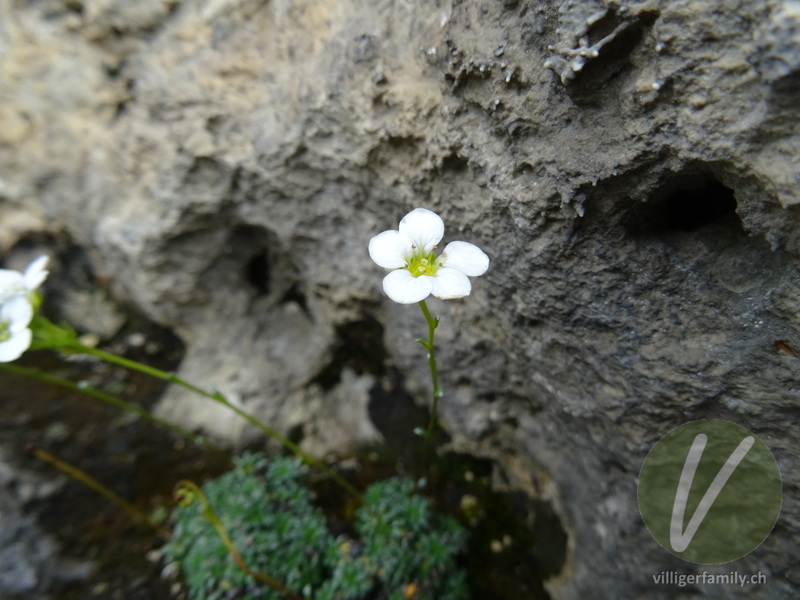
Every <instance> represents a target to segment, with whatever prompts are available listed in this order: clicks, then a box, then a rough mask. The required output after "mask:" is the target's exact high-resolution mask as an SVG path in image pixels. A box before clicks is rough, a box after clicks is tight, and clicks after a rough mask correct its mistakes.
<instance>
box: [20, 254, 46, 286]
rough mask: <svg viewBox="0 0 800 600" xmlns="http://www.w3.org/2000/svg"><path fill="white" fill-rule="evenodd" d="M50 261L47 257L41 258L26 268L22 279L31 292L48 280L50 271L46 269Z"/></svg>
mask: <svg viewBox="0 0 800 600" xmlns="http://www.w3.org/2000/svg"><path fill="white" fill-rule="evenodd" d="M48 260H50V258H49V257H47V256H40V257H39V258H37V259H36V260H34V261H33V262H31V264H29V265H28V266H27V267H26V268H25V272H24V273H23V274H22V278H23V280H24V282H25V287H26V288H28V289H29V290H35V289H36V288H38V287H39V286H40V285H42V282H43V281H44V280H45V279H46V278H47V274H48V273H49V271H47V269H45V267H46V266H47V261H48Z"/></svg>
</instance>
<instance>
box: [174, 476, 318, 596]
mask: <svg viewBox="0 0 800 600" xmlns="http://www.w3.org/2000/svg"><path fill="white" fill-rule="evenodd" d="M175 498H176V500H177V501H178V504H180V505H181V506H183V507H187V506H189V505H191V504H192V502H193V501H194V500H195V499H197V500H198V501H199V502H200V504H202V505H203V515H204V516H205V518H206V519H207V520H208V522H209V523H211V525H212V526H213V527H214V529H215V530H216V532H217V535H218V536H219V538H220V539H221V540H222V543H223V544H225V548H227V549H228V553H229V554H230V555H231V558H233V560H234V562H236V565H237V566H238V567H239V568H240V569H241V570H242V571H244V572H245V573H247V574H248V575H250V577H252V578H254V579H258V580H259V581H261V582H263V583H266V584H267V585H268V586H270V587H271V588H272V589H274V590H275V591H277V592H279V593H281V594H283V595H284V596H287V597H288V598H292V599H293V600H302V596H300V595H299V594H296V593H294V592H293V591H291V590H290V589H288V588H287V587H286V586H285V585H284V584H282V583H281V582H280V581H278V580H277V579H275V578H274V577H272V576H271V575H267V574H266V573H261V572H259V571H254V570H253V569H251V568H250V567H249V566H247V563H245V562H244V559H243V558H242V555H241V554H239V551H238V550H236V546H234V545H233V541H232V540H231V538H230V536H229V535H228V532H227V531H225V528H224V527H223V526H222V522H221V521H220V520H219V517H218V516H217V514H216V513H215V512H214V509H213V508H211V503H210V502H209V501H208V498H206V496H205V494H203V491H202V490H201V489H200V488H199V487H198V486H197V485H196V484H195V483H193V482H191V481H188V480H186V479H183V480H181V481H179V482H178V485H177V486H176V489H175Z"/></svg>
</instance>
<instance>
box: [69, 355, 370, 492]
mask: <svg viewBox="0 0 800 600" xmlns="http://www.w3.org/2000/svg"><path fill="white" fill-rule="evenodd" d="M70 351H73V352H80V353H82V354H89V355H91V356H96V357H97V358H100V359H102V360H105V361H106V362H110V363H112V364H115V365H119V366H121V367H125V368H127V369H130V370H132V371H139V372H140V373H145V374H147V375H150V376H152V377H155V378H156V379H161V380H163V381H167V382H169V383H173V384H175V385H178V386H180V387H182V388H184V389H187V390H190V391H192V392H194V393H196V394H198V395H200V396H203V397H205V398H208V399H210V400H213V401H214V402H217V403H218V404H221V405H223V406H225V407H226V408H228V409H229V410H231V411H233V412H234V413H236V414H237V415H238V416H240V417H241V418H243V419H244V420H245V421H247V422H248V423H250V424H251V425H253V426H254V427H257V428H258V429H260V430H261V431H263V432H264V433H265V434H267V435H268V436H269V437H271V438H272V439H274V440H276V441H277V442H279V443H280V444H281V445H283V447H284V448H286V449H288V450H289V451H290V452H292V453H293V454H294V455H295V456H297V457H298V458H300V460H302V461H303V462H304V463H306V464H307V465H310V466H312V467H314V468H316V469H319V470H320V471H322V472H323V473H325V475H327V476H328V477H330V478H331V479H333V480H334V481H335V482H336V483H338V484H339V485H340V486H342V488H344V489H345V490H347V492H349V493H350V494H351V495H352V496H353V497H354V498H356V499H357V500H358V501H359V502H360V501H361V494H360V493H359V492H358V490H357V489H356V488H355V487H353V485H352V484H350V483H349V482H348V481H347V480H346V479H344V478H343V477H341V476H340V475H339V474H338V473H336V472H335V471H334V470H333V469H331V468H329V467H328V466H327V465H325V463H323V462H321V461H319V460H317V459H316V458H314V457H313V456H311V455H310V454H308V453H307V452H306V451H304V450H302V449H301V448H300V447H299V446H298V445H297V444H295V443H293V442H292V441H291V440H289V439H288V438H286V437H284V436H283V435H281V434H280V433H278V432H277V431H276V430H275V429H273V428H272V427H269V426H268V425H266V424H264V423H262V422H261V421H259V420H258V419H257V418H255V417H254V416H252V415H251V414H249V413H248V412H246V411H244V410H242V409H241V408H239V407H238V406H236V405H234V404H232V403H231V402H230V401H229V400H228V399H227V398H226V397H225V396H224V395H223V394H222V393H221V392H219V391H214V392H209V391H207V390H204V389H202V388H200V387H197V386H195V385H192V384H191V383H189V382H187V381H185V380H183V379H181V378H180V377H178V376H177V375H176V374H175V373H168V372H166V371H162V370H161V369H156V368H155V367H150V366H148V365H143V364H141V363H139V362H137V361H135V360H130V359H127V358H123V357H121V356H117V355H115V354H111V353H110V352H105V351H103V350H100V349H98V348H91V347H89V346H84V345H83V344H80V343H77V344H73V347H71V348H70Z"/></svg>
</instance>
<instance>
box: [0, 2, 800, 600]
mask: <svg viewBox="0 0 800 600" xmlns="http://www.w3.org/2000/svg"><path fill="white" fill-rule="evenodd" d="M142 5H143V8H142V9H141V10H134V9H133V8H131V7H130V6H129V4H128V3H124V2H55V1H51V2H41V3H12V2H10V1H9V0H5V1H3V2H2V3H0V6H2V11H3V16H2V18H0V97H2V99H3V102H2V105H3V108H2V110H0V120H1V121H0V164H2V172H0V199H2V203H1V204H0V216H1V217H2V219H3V227H2V235H0V244H2V246H3V248H4V249H8V248H10V247H11V246H13V245H14V244H15V243H16V240H18V239H21V238H22V237H24V235H26V232H28V231H32V230H33V229H34V228H42V227H44V228H46V229H48V230H51V231H52V230H58V231H64V232H67V233H68V234H69V235H70V236H71V237H72V238H73V239H74V240H75V241H76V243H78V244H80V245H82V246H84V247H85V248H87V249H88V250H89V251H90V252H91V253H92V256H93V262H94V266H95V268H96V270H97V273H98V276H99V277H100V279H101V280H103V281H107V285H108V288H109V290H110V292H111V293H112V295H113V296H114V297H116V298H117V299H118V300H119V302H121V303H129V304H133V305H135V306H136V307H137V308H138V309H139V310H142V311H144V312H145V313H147V314H148V315H149V316H151V317H152V318H154V319H156V320H158V321H160V322H161V323H162V324H165V325H168V326H169V327H172V328H173V329H174V330H175V331H176V332H177V333H178V334H179V335H180V336H181V338H182V339H183V341H184V343H185V344H186V346H187V354H186V358H185V361H184V363H183V365H182V366H181V375H182V376H184V377H186V378H188V379H191V380H193V381H196V382H198V383H201V384H206V385H209V386H210V385H216V386H218V387H219V388H220V389H221V390H223V391H224V392H226V393H227V394H229V396H230V397H231V398H233V399H234V400H235V401H236V402H238V403H240V404H241V405H242V406H243V407H245V408H246V409H247V410H250V411H253V412H255V413H256V414H258V415H259V416H260V417H262V418H264V419H265V420H266V421H267V422H269V423H270V424H271V425H272V426H274V427H276V428H278V429H281V430H284V431H286V430H288V429H290V428H292V427H295V426H297V424H298V423H297V421H298V407H300V406H305V407H308V411H309V414H308V415H307V419H308V420H309V422H312V423H314V426H313V427H308V428H306V429H307V432H310V433H309V435H311V434H312V433H313V432H314V431H318V432H319V431H322V430H323V429H324V428H323V427H322V426H321V423H320V422H315V421H314V419H315V416H320V415H325V414H329V413H327V412H326V410H322V409H321V408H319V407H320V406H322V405H321V404H320V402H321V401H324V400H327V401H331V402H333V401H336V402H346V401H347V397H348V395H347V394H343V393H341V390H342V388H341V387H337V385H333V386H331V387H327V388H325V386H319V382H320V380H321V379H325V380H327V381H333V382H335V383H336V384H338V382H339V381H340V380H342V381H345V380H346V381H350V382H351V383H352V382H353V381H356V382H357V383H358V384H359V385H360V383H363V382H365V381H368V378H370V377H373V378H374V379H375V382H376V383H375V385H381V380H382V378H385V377H386V374H387V372H388V370H389V369H390V368H391V369H398V370H399V371H400V372H402V373H403V374H404V375H405V377H406V379H405V383H404V387H405V388H406V390H408V391H410V392H412V393H413V394H414V395H415V397H417V398H419V401H420V403H424V402H425V400H426V399H427V394H428V385H429V382H428V380H427V369H426V366H425V363H424V357H423V356H422V355H421V352H420V349H419V347H418V345H416V344H415V343H414V341H413V339H414V338H415V337H417V336H418V335H421V334H423V333H424V323H423V321H422V319H421V316H420V315H419V314H417V311H416V309H415V307H413V306H412V307H408V306H399V305H393V304H392V303H391V302H390V301H389V300H388V299H387V298H386V297H385V296H384V295H383V294H382V292H381V290H380V281H381V275H382V273H381V272H380V269H378V268H377V267H375V266H374V265H373V264H372V263H371V262H370V260H369V257H368V255H367V251H366V248H367V242H368V240H369V238H370V237H371V236H372V235H374V234H376V233H378V232H380V231H383V230H385V229H392V228H394V227H396V224H397V221H398V219H399V218H400V217H402V216H403V215H404V214H405V213H406V212H408V211H409V210H410V209H412V208H414V207H416V206H425V207H427V208H430V209H432V210H435V211H437V212H439V213H440V214H441V215H442V216H443V218H444V219H445V223H446V225H447V231H446V239H445V241H449V240H451V239H461V240H465V241H470V242H473V243H476V244H478V245H479V246H481V247H482V248H484V249H485V250H486V251H487V253H488V254H489V256H490V257H491V259H492V266H491V268H490V271H489V272H488V273H487V274H486V276H484V277H482V278H480V279H478V280H476V281H475V282H474V291H473V294H472V295H471V296H470V297H469V298H468V299H466V300H462V301H454V302H449V303H440V302H434V303H432V309H433V310H434V311H435V312H436V313H437V314H439V315H440V316H441V317H442V324H441V327H440V329H439V332H438V334H437V335H438V336H439V337H438V340H439V344H440V354H439V360H440V369H441V374H442V379H443V384H444V388H445V391H446V394H445V397H444V399H443V402H442V406H441V415H442V422H443V424H444V426H445V427H446V428H447V429H448V430H449V432H450V434H451V435H452V437H453V444H454V445H455V446H456V447H458V448H461V449H465V450H468V451H471V452H474V453H477V454H481V455H485V456H490V457H493V458H496V459H497V461H498V463H499V465H500V467H501V468H504V469H505V471H506V478H507V479H508V480H509V481H510V483H511V485H513V486H515V487H518V488H521V489H525V490H528V491H530V492H532V493H538V494H546V495H548V497H549V498H551V499H552V501H553V502H554V504H555V505H556V506H557V509H558V511H559V513H560V515H561V518H562V520H563V523H564V526H565V527H566V528H567V530H568V532H569V535H570V553H569V557H568V562H567V564H566V566H565V569H564V571H563V573H562V574H561V576H560V577H559V578H558V579H557V580H554V581H551V582H550V584H549V586H550V591H551V593H552V595H553V597H554V598H561V599H575V598H583V597H598V598H600V597H606V598H612V597H616V598H633V597H644V596H646V597H651V598H659V597H668V596H670V597H672V596H671V595H670V594H671V591H672V590H667V589H666V588H665V589H660V588H658V587H654V584H653V582H652V575H653V574H656V573H658V572H660V571H662V570H664V569H665V568H678V569H684V570H686V569H689V570H691V569H693V568H694V567H692V565H688V564H684V563H679V562H677V560H673V559H672V558H671V556H670V555H669V554H667V553H666V552H665V551H664V550H662V549H661V548H660V547H658V545H657V544H656V543H655V542H654V541H653V540H652V538H650V536H649V534H648V533H647V531H646V529H645V527H644V525H643V523H642V521H641V518H640V517H639V513H638V509H637V506H636V478H637V474H638V470H639V468H640V466H641V463H642V461H643V459H644V457H645V455H646V453H647V451H648V450H649V448H650V447H651V446H652V445H653V444H654V443H655V441H656V440H657V439H658V438H659V437H660V436H661V435H663V434H664V433H666V432H667V431H669V430H670V429H672V428H673V427H675V426H677V425H679V424H681V423H683V422H686V421H688V420H693V419H699V418H716V419H728V420H731V421H735V422H738V423H740V424H741V425H743V426H745V427H748V428H749V429H751V430H752V431H753V432H754V433H756V434H757V435H759V436H760V437H761V438H762V439H763V440H764V441H765V443H767V445H768V446H769V447H770V448H771V449H772V450H773V452H774V453H775V455H776V457H777V459H778V462H779V464H780V465H781V467H782V469H783V474H784V477H785V481H784V486H785V497H784V508H783V516H782V517H781V521H780V525H779V527H778V528H777V529H776V531H775V532H774V533H773V534H772V536H770V537H769V538H768V540H767V542H766V543H765V544H764V545H763V546H762V547H761V548H759V549H758V550H757V551H756V552H754V553H753V554H751V555H750V556H748V557H747V558H745V559H742V561H740V562H739V563H737V567H736V568H737V569H739V570H740V571H742V572H755V571H759V570H760V571H762V572H764V573H766V574H768V575H767V576H768V579H769V583H768V586H769V588H768V589H769V596H770V597H771V598H790V597H793V596H794V594H793V593H792V589H793V587H795V586H796V585H798V583H800V582H798V575H797V572H798V559H797V556H796V553H795V552H793V548H794V539H795V538H796V537H797V535H798V533H800V523H799V522H798V520H799V519H800V507H798V499H797V486H798V479H797V474H796V469H793V468H792V465H793V464H794V462H795V461H796V459H797V447H798V442H800V439H798V431H797V427H796V425H797V420H796V410H795V409H794V405H795V403H796V402H797V401H798V399H800V386H798V384H797V373H798V369H799V368H800V361H798V359H797V357H796V356H794V355H792V354H790V353H787V352H785V351H781V350H780V349H779V348H780V346H776V344H775V342H776V341H780V340H783V341H784V344H785V345H786V346H787V347H789V348H792V347H793V348H795V349H798V348H800V327H799V326H798V313H799V312H800V279H799V278H798V270H797V268H798V262H797V261H798V255H800V235H798V222H799V221H800V213H798V204H800V193H798V190H800V169H798V159H797V157H798V155H799V153H800V137H798V130H797V118H798V108H797V107H798V106H800V79H798V70H797V65H798V59H797V50H796V48H797V44H796V43H795V42H796V41H797V39H796V38H797V18H796V17H797V2H794V1H789V2H778V1H772V2H757V1H755V0H751V1H748V0H742V1H740V2H729V1H727V0H712V1H711V2H697V1H696V0H676V1H672V0H670V1H666V0H663V1H660V2H657V1H655V0H650V1H648V2H630V3H627V4H625V5H623V4H621V3H619V2H614V1H610V0H609V1H607V0H569V1H567V2H564V3H560V2H554V1H542V2H533V1H531V2H524V1H514V0H509V1H505V2H494V1H490V0H479V1H476V2H454V1H449V0H441V1H439V2H421V1H418V2H406V3H397V2H390V1H388V0H376V1H374V2H365V1H362V2H359V1H355V0H345V1H342V2H317V1H314V0H296V1H293V2H290V1H288V0H272V1H270V2H263V1H260V0H217V1H213V2H201V1H200V0H194V1H192V0H185V1H183V2H180V3H178V2H174V3H167V4H162V3H142ZM623 7H624V10H623ZM582 50H585V51H586V52H587V55H586V56H585V57H584V58H585V59H587V60H585V61H584V62H583V64H581V65H580V68H579V69H575V68H573V66H572V65H571V64H570V62H569V61H570V60H573V59H574V57H576V56H577V57H580V54H581V51H582ZM576 53H577V54H576ZM595 54H596V55H595ZM590 55H591V56H590ZM589 58H590V59H591V60H588V59H589ZM565 69H567V70H565ZM553 70H555V71H556V72H553ZM6 223H9V225H6ZM370 345H372V346H370ZM365 349H366V350H365ZM345 372H347V373H350V375H347V376H345V377H343V378H342V377H338V375H341V374H343V373H345ZM352 374H355V376H356V377H357V379H355V380H353V379H352ZM365 378H366V379H365ZM384 383H385V382H384ZM353 385H355V384H353ZM310 386H318V387H317V388H314V389H317V390H318V389H327V391H328V392H330V393H329V394H328V395H327V396H324V395H323V397H322V398H323V400H319V398H317V400H315V401H314V402H309V401H308V398H309V396H308V395H307V394H306V392H305V390H308V389H310ZM354 389H356V390H360V391H358V393H356V394H355V399H354V402H362V401H363V397H362V392H363V390H362V389H361V388H360V387H359V386H358V385H355V388H354ZM337 390H338V391H337ZM316 393H317V392H314V394H316ZM202 406H203V405H202V403H201V402H200V401H198V400H197V399H194V398H192V399H189V398H188V397H187V396H186V395H184V394H182V393H181V392H180V391H178V390H173V391H172V392H171V393H170V394H169V395H168V396H167V397H166V398H165V399H164V400H163V402H162V414H163V415H167V416H171V417H175V418H180V419H181V420H182V421H183V422H184V424H186V425H189V426H202V427H204V428H206V429H208V430H210V431H212V432H213V433H214V434H215V435H216V436H218V437H224V438H227V439H229V440H231V441H233V442H237V441H238V442H241V441H242V440H243V439H247V438H248V437H249V436H250V435H251V432H249V431H248V430H247V429H245V428H243V427H242V426H241V425H240V424H239V422H238V421H235V420H234V419H228V418H221V415H220V414H219V413H218V411H216V409H215V408H213V407H209V408H201V407H202ZM314 407H318V408H316V409H315V408H314ZM315 411H316V412H315ZM356 413H358V414H363V411H362V410H361V409H359V410H357V411H355V412H354V413H353V414H356ZM342 414H345V415H346V414H347V413H342ZM347 418H350V417H347ZM357 427H358V428H359V430H360V431H362V432H364V435H365V436H366V437H370V436H371V435H372V434H373V432H371V431H370V430H369V428H368V427H367V425H366V424H364V423H362V424H361V425H357ZM336 437H337V439H340V436H338V435H337V436H336ZM329 442H330V439H326V440H321V439H311V438H309V440H308V441H307V443H308V444H310V445H311V446H313V445H314V444H320V445H321V446H319V447H326V448H327V447H328V446H327V444H328V443H329ZM762 592H763V590H762V589H760V588H758V587H757V586H751V587H749V588H748V587H745V588H741V589H732V588H722V587H719V586H717V587H714V588H713V589H712V588H694V589H692V590H687V591H686V592H685V595H684V597H687V598H689V597H730V598H734V597H735V598H757V597H763V595H762Z"/></svg>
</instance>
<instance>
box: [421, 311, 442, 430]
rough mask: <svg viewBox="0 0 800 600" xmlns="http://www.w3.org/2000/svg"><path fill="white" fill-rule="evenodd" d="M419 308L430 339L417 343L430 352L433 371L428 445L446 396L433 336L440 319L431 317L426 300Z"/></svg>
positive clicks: (430, 363) (430, 366) (429, 359)
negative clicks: (438, 372)
mask: <svg viewBox="0 0 800 600" xmlns="http://www.w3.org/2000/svg"><path fill="white" fill-rule="evenodd" d="M419 307H420V308H421V309H422V314H423V316H424V317H425V321H426V322H427V323H428V339H427V341H426V340H423V339H422V338H419V339H417V341H418V342H419V343H420V344H421V345H422V347H423V348H425V350H427V351H428V367H429V368H430V370H431V380H432V381H433V402H431V410H430V417H429V418H428V429H427V430H426V431H425V439H426V441H427V443H430V440H431V439H432V438H433V433H434V430H435V429H436V415H437V412H438V410H439V398H441V397H442V396H443V395H444V391H443V390H442V388H441V387H439V377H438V374H437V370H436V352H435V349H434V345H433V336H434V332H435V331H436V328H437V327H438V326H439V319H438V318H437V319H434V318H433V317H432V316H431V311H430V310H428V305H427V304H425V300H420V302H419Z"/></svg>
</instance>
